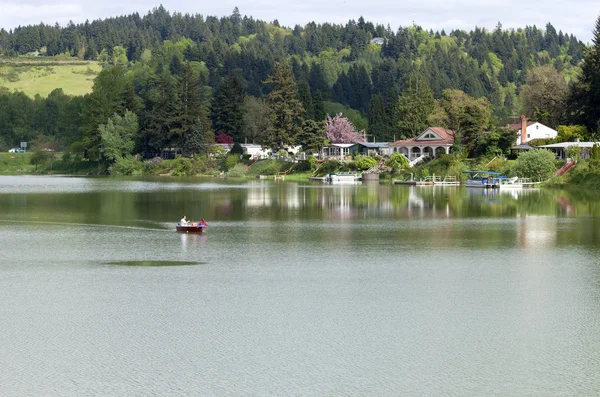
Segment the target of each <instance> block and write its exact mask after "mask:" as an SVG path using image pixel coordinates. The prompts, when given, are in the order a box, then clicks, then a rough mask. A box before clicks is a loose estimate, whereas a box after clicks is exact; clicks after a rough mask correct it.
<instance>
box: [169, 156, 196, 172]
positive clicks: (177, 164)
mask: <svg viewBox="0 0 600 397" xmlns="http://www.w3.org/2000/svg"><path fill="white" fill-rule="evenodd" d="M173 165H174V167H173V172H172V173H171V175H173V176H187V175H192V168H193V166H192V161H191V160H190V159H188V158H185V157H177V158H176V159H175V160H174V161H173Z"/></svg>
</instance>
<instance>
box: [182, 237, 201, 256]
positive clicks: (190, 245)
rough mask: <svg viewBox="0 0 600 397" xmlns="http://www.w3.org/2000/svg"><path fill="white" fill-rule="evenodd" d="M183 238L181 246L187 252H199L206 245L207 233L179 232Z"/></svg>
mask: <svg viewBox="0 0 600 397" xmlns="http://www.w3.org/2000/svg"><path fill="white" fill-rule="evenodd" d="M179 235H180V238H181V247H182V248H183V251H185V252H191V253H194V252H198V253H200V254H201V249H202V248H204V247H205V246H206V239H207V236H206V233H179Z"/></svg>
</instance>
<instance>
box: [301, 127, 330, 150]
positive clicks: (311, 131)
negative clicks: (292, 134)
mask: <svg viewBox="0 0 600 397" xmlns="http://www.w3.org/2000/svg"><path fill="white" fill-rule="evenodd" d="M296 143H297V144H300V145H302V150H303V151H304V152H307V153H319V152H320V151H321V149H322V148H323V147H324V146H325V121H314V120H305V121H304V123H302V131H301V132H300V134H299V135H298V137H297V139H296Z"/></svg>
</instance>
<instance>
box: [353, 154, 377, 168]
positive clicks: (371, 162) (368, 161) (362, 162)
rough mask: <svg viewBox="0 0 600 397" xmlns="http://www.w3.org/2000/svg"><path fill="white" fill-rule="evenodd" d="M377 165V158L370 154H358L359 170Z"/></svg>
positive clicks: (357, 163) (357, 165)
mask: <svg viewBox="0 0 600 397" xmlns="http://www.w3.org/2000/svg"><path fill="white" fill-rule="evenodd" d="M376 166H377V160H375V159H374V158H373V157H368V156H360V155H359V156H356V168H357V169H359V170H368V169H369V168H373V167H376Z"/></svg>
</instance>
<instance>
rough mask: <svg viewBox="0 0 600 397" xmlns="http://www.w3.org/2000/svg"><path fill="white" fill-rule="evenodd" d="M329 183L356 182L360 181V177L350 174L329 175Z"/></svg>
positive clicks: (327, 177) (326, 178) (327, 178)
mask: <svg viewBox="0 0 600 397" xmlns="http://www.w3.org/2000/svg"><path fill="white" fill-rule="evenodd" d="M325 180H326V181H327V182H356V181H360V175H356V174H350V173H338V174H334V173H331V174H328V175H327V176H326V177H325Z"/></svg>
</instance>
